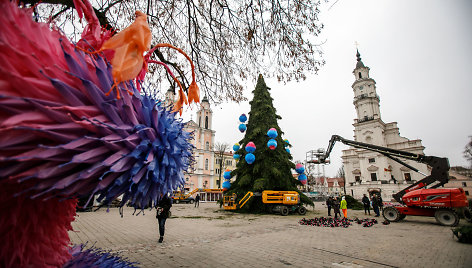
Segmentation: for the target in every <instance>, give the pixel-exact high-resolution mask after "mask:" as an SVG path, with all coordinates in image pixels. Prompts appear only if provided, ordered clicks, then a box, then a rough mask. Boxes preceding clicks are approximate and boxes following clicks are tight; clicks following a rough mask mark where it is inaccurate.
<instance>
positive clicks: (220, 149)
mask: <svg viewBox="0 0 472 268" xmlns="http://www.w3.org/2000/svg"><path fill="white" fill-rule="evenodd" d="M228 149H229V144H227V143H220V142H217V143H215V151H214V152H215V158H216V159H217V160H219V161H218V164H219V168H220V173H219V174H218V183H217V184H218V189H219V188H221V173H223V169H224V168H225V163H224V159H225V152H226V151H227V150H228Z"/></svg>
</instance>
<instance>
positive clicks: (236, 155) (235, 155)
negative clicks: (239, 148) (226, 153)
mask: <svg viewBox="0 0 472 268" xmlns="http://www.w3.org/2000/svg"><path fill="white" fill-rule="evenodd" d="M233 158H234V159H235V160H239V158H241V156H240V155H239V154H233Z"/></svg>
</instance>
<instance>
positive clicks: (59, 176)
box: [0, 45, 193, 208]
mask: <svg viewBox="0 0 472 268" xmlns="http://www.w3.org/2000/svg"><path fill="white" fill-rule="evenodd" d="M66 47H67V46H66V45H63V46H62V52H63V55H62V56H63V58H64V61H65V62H66V64H67V67H68V70H69V71H67V73H68V74H69V75H70V76H71V77H72V78H73V79H70V78H69V79H67V80H66V79H61V77H64V75H63V74H62V75H58V76H57V77H53V76H52V75H51V76H50V75H47V74H46V72H45V73H43V76H44V77H46V79H45V81H46V82H49V83H50V87H51V89H53V90H55V92H56V93H55V94H57V95H58V96H59V97H58V99H60V100H61V101H62V102H57V101H49V100H43V99H41V98H38V97H17V96H15V95H2V96H0V108H1V109H2V110H3V111H6V113H7V114H8V115H9V117H8V118H9V119H7V120H6V121H4V122H3V124H2V125H1V128H0V134H1V137H2V142H0V164H1V166H2V168H1V169H0V178H10V181H12V180H13V181H16V182H24V184H23V185H24V186H27V187H26V188H25V189H24V190H23V191H22V194H29V195H31V198H49V197H50V196H59V197H61V196H62V197H74V196H77V197H84V196H91V195H92V194H98V195H99V197H98V199H97V200H98V201H102V202H104V204H105V205H106V204H109V203H110V202H111V201H112V200H114V199H115V198H116V197H118V196H120V195H121V194H124V197H123V199H122V203H121V205H124V204H125V203H126V202H128V201H130V202H131V204H132V205H133V206H135V207H139V208H142V207H144V206H146V205H148V204H149V203H151V202H153V203H155V202H156V201H157V199H158V198H159V196H160V195H161V194H167V193H172V191H174V190H176V189H177V188H178V187H179V186H181V185H183V184H184V183H185V180H184V176H183V172H184V171H186V170H187V168H188V167H189V165H190V163H191V161H192V150H193V145H191V143H190V142H189V140H190V139H191V134H190V133H188V132H186V131H184V129H183V128H184V124H183V123H182V121H181V120H178V119H175V112H171V111H170V108H166V107H163V106H162V105H161V103H160V102H158V101H156V100H154V99H152V98H150V97H148V96H143V95H140V93H139V92H138V91H137V90H136V88H135V87H134V84H133V83H130V82H128V83H127V88H128V90H131V91H132V93H133V95H130V94H122V98H121V99H119V100H117V99H116V98H115V97H114V96H112V95H110V96H108V97H107V96H105V92H107V91H109V89H110V88H111V86H112V84H113V78H112V75H111V67H110V65H109V64H107V63H106V61H105V60H104V59H103V58H101V57H100V56H98V55H97V56H94V57H91V56H89V55H85V54H84V53H83V52H80V51H77V50H73V49H70V48H68V49H66ZM59 72H66V70H60V71H59ZM74 82H77V83H74ZM33 85H34V84H33ZM120 90H121V91H122V92H126V91H125V89H123V88H121V89H120ZM28 116H29V118H28Z"/></svg>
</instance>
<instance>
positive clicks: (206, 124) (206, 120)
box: [205, 116, 208, 129]
mask: <svg viewBox="0 0 472 268" xmlns="http://www.w3.org/2000/svg"><path fill="white" fill-rule="evenodd" d="M205 128H206V129H208V116H205Z"/></svg>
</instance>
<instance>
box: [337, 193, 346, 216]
mask: <svg viewBox="0 0 472 268" xmlns="http://www.w3.org/2000/svg"><path fill="white" fill-rule="evenodd" d="M339 207H340V208H341V210H342V211H343V214H344V218H347V201H346V197H345V196H343V199H342V200H341V204H340V206H339Z"/></svg>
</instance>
